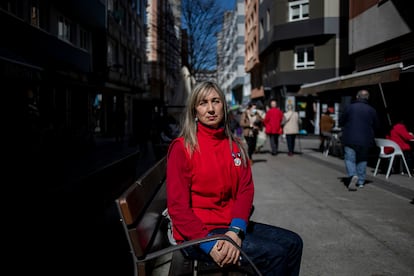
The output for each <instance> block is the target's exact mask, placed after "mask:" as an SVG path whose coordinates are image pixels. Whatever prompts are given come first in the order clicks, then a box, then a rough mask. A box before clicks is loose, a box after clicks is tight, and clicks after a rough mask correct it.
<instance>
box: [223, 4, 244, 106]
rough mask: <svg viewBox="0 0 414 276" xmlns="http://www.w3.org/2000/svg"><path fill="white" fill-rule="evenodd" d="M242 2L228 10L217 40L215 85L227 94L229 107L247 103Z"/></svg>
mask: <svg viewBox="0 0 414 276" xmlns="http://www.w3.org/2000/svg"><path fill="white" fill-rule="evenodd" d="M244 18H245V11H244V0H237V1H236V5H235V7H234V10H231V11H227V12H225V14H224V18H223V28H222V31H221V32H220V33H219V34H218V38H217V82H218V84H219V85H220V87H221V88H222V89H223V91H224V92H225V93H226V100H227V104H228V105H229V106H230V107H233V106H239V105H242V104H245V103H247V102H248V101H249V100H250V96H251V91H250V90H251V89H250V74H247V73H246V71H245V70H244V55H245V44H244V31H245V26H244V22H245V20H244Z"/></svg>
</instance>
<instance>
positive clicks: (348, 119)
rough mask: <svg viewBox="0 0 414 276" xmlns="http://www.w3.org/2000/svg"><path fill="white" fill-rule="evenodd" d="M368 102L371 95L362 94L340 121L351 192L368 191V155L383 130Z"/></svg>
mask: <svg viewBox="0 0 414 276" xmlns="http://www.w3.org/2000/svg"><path fill="white" fill-rule="evenodd" d="M368 100H369V92H368V91H367V90H365V89H363V90H359V91H358V93H357V95H356V100H355V101H354V102H353V103H351V104H350V105H348V106H347V107H346V108H345V110H344V112H343V114H342V116H341V117H340V119H339V125H340V126H341V128H342V138H341V140H342V144H343V146H344V161H345V167H346V172H347V175H348V177H349V185H348V190H349V191H355V190H356V187H358V188H363V187H364V184H365V178H366V167H367V163H368V153H369V150H370V148H371V147H372V146H375V135H376V132H377V131H378V130H379V128H380V123H379V119H378V114H377V112H376V110H375V109H374V108H373V107H372V106H371V105H370V104H369V103H368Z"/></svg>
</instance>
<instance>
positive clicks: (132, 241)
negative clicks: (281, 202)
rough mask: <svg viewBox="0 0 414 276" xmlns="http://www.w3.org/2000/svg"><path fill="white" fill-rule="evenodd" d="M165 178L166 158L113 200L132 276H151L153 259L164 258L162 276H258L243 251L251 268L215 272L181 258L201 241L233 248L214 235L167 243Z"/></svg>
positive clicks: (213, 268)
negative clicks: (200, 275)
mask: <svg viewBox="0 0 414 276" xmlns="http://www.w3.org/2000/svg"><path fill="white" fill-rule="evenodd" d="M165 176H166V157H163V158H162V159H161V160H159V161H158V162H157V163H156V164H155V165H154V166H153V167H151V168H150V169H149V170H148V171H147V172H146V173H144V175H142V176H141V177H140V178H139V179H138V180H137V181H135V182H134V183H133V184H132V185H131V186H130V187H129V188H128V189H127V190H126V191H125V192H123V193H122V194H121V195H120V196H119V197H118V198H117V199H116V200H115V201H116V205H117V208H118V211H119V216H120V222H121V224H122V226H123V228H124V231H125V234H126V238H127V240H128V243H129V247H130V253H131V255H132V259H133V263H134V275H135V276H138V275H139V276H141V275H152V274H151V273H152V271H153V270H154V267H155V264H156V261H157V259H159V258H162V257H164V258H165V256H168V254H169V255H170V256H171V259H170V260H169V263H168V264H166V265H168V266H169V267H168V269H167V270H168V273H167V272H166V273H163V274H162V275H167V274H168V275H174V276H176V275H196V274H197V273H198V274H203V275H255V274H256V275H260V273H259V272H258V270H257V268H256V267H255V266H254V265H253V264H252V263H251V261H250V259H249V258H248V256H246V254H245V253H244V252H243V251H241V254H242V257H243V258H245V259H246V260H247V261H248V262H250V264H251V266H248V267H239V266H232V267H227V268H219V267H218V266H217V265H215V264H211V263H204V262H199V261H196V260H192V259H188V258H185V257H184V255H183V254H182V251H181V249H184V248H185V247H188V246H192V245H197V244H199V243H200V242H204V241H212V240H218V239H225V240H228V241H229V242H231V243H233V244H234V245H235V246H237V244H236V243H234V242H233V241H232V240H231V239H230V238H229V237H227V236H225V235H215V236H211V237H207V238H203V239H197V240H192V241H188V242H184V243H182V244H179V245H171V244H170V243H169V241H168V236H167V229H168V220H167V219H166V218H165V216H163V212H164V210H165V209H166V207H167V200H166V183H165Z"/></svg>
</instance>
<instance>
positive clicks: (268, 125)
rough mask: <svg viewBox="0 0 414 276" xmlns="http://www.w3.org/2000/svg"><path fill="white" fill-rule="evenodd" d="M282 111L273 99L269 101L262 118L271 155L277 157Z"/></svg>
mask: <svg viewBox="0 0 414 276" xmlns="http://www.w3.org/2000/svg"><path fill="white" fill-rule="evenodd" d="M282 120H283V111H282V110H280V109H279V107H278V106H277V101H276V100H275V99H272V100H270V103H269V109H268V110H267V112H266V116H265V118H264V121H263V123H264V127H265V132H266V134H267V136H268V138H269V142H270V149H271V152H270V153H271V154H272V155H277V154H278V151H279V136H280V134H282V125H281V124H282Z"/></svg>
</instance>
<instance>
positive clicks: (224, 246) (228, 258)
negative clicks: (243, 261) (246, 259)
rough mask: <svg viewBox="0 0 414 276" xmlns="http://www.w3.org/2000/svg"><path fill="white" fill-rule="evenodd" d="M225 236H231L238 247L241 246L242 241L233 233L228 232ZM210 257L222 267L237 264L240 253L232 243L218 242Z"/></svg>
mask: <svg viewBox="0 0 414 276" xmlns="http://www.w3.org/2000/svg"><path fill="white" fill-rule="evenodd" d="M225 235H227V236H229V237H230V238H231V239H232V240H233V241H235V242H236V244H237V245H238V246H241V243H242V240H241V239H240V238H239V237H238V236H237V235H236V233H234V232H232V231H227V232H226V233H225ZM210 256H211V257H212V258H213V260H214V261H215V262H216V263H217V264H218V265H219V266H220V267H223V266H225V265H229V264H237V263H238V262H239V258H240V251H239V250H238V249H237V248H236V247H235V246H234V245H233V244H231V243H230V242H228V241H225V240H218V241H217V242H216V244H215V245H214V246H213V248H212V249H211V251H210Z"/></svg>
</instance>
